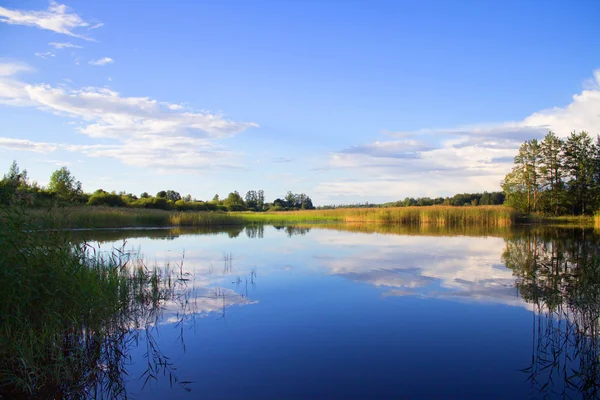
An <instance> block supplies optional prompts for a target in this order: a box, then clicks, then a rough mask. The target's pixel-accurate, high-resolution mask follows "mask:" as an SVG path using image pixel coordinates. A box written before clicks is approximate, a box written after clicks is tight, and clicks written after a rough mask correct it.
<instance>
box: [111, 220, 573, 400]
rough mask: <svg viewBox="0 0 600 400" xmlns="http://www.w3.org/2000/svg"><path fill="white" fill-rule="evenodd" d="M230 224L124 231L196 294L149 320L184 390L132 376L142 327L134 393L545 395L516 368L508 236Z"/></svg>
mask: <svg viewBox="0 0 600 400" xmlns="http://www.w3.org/2000/svg"><path fill="white" fill-rule="evenodd" d="M231 236H235V235H231V234H228V233H216V234H211V235H206V234H182V235H179V236H177V237H170V238H169V240H165V239H161V238H156V237H154V238H130V239H128V241H127V243H126V244H125V247H126V248H127V249H130V250H132V251H133V252H141V253H142V254H143V256H144V258H145V259H146V260H148V261H150V263H154V262H156V263H157V264H158V265H163V264H164V263H166V262H169V263H171V265H177V264H178V263H180V262H181V261H182V259H183V270H185V271H187V272H189V273H190V274H191V276H193V279H192V280H191V281H190V283H189V285H188V287H189V292H190V293H191V294H192V295H191V298H193V299H194V302H193V304H192V305H191V306H189V308H188V313H187V315H185V316H181V310H179V309H178V307H177V305H174V304H172V305H167V307H166V309H165V310H164V314H163V317H162V319H161V321H160V322H159V324H158V325H157V326H156V327H155V329H154V334H153V336H154V337H155V338H156V340H157V343H158V345H159V346H160V350H161V352H162V353H163V354H164V355H167V356H168V357H169V358H170V360H171V361H172V363H173V367H174V368H176V370H175V371H173V373H174V376H176V377H177V378H178V379H179V380H180V381H191V383H190V384H188V385H187V387H188V388H190V389H191V391H189V392H187V391H186V390H184V389H183V388H182V387H180V386H179V385H177V383H173V382H172V381H171V380H170V379H169V378H168V376H165V377H159V378H158V379H157V380H150V381H149V382H148V383H147V384H146V386H145V387H143V388H142V386H143V383H144V382H143V379H140V377H141V376H142V373H143V372H144V371H145V370H146V368H147V364H146V363H145V361H144V360H145V357H144V353H145V352H146V351H147V348H146V346H144V345H143V340H142V341H140V343H142V344H141V345H139V346H138V347H135V348H133V349H132V350H131V355H132V363H131V365H129V366H128V368H127V371H128V374H129V377H128V387H127V389H128V394H129V396H131V397H132V398H140V399H141V398H143V399H164V398H184V399H185V398H189V399H195V398H206V399H359V398H360V399H372V398H378V399H385V398H387V399H421V398H427V399H436V398H437V399H521V398H538V397H539V398H543V396H544V394H543V393H542V394H540V393H541V392H539V390H538V389H539V387H537V388H536V386H535V385H533V384H532V382H531V381H530V380H528V379H527V378H528V374H527V373H526V372H523V371H522V369H524V368H526V367H528V366H530V365H531V362H532V351H533V350H534V345H535V344H534V341H533V336H532V324H533V323H534V321H535V318H536V315H537V314H535V313H534V312H532V310H533V306H532V305H531V304H529V303H527V302H526V301H524V300H523V299H521V298H520V297H519V292H518V290H517V288H516V284H515V282H516V281H515V276H514V275H513V271H511V270H510V269H508V268H506V267H505V266H504V264H503V262H502V254H503V252H504V251H505V249H506V239H504V238H502V237H493V236H489V237H471V236H469V237H467V236H402V235H383V234H363V233H352V232H345V231H337V230H330V229H316V228H313V229H310V230H309V231H307V232H303V234H292V235H290V234H289V233H288V232H287V231H286V230H285V229H279V230H278V229H276V228H274V227H265V228H264V231H261V232H260V235H257V234H256V232H254V231H251V230H248V231H247V232H246V231H244V232H242V233H241V234H239V235H238V236H236V237H231ZM120 245H122V243H121V242H119V241H117V242H105V243H102V244H101V247H102V248H103V249H109V248H111V247H112V246H120ZM178 311H179V312H180V314H179V315H178V314H177V312H178ZM538 386H539V385H538ZM553 386H554V389H555V390H556V391H557V392H560V391H561V390H562V388H563V385H562V384H561V383H559V382H556V383H555V384H553ZM546 390H547V388H546ZM546 396H549V397H553V396H554V395H553V394H550V395H548V394H546Z"/></svg>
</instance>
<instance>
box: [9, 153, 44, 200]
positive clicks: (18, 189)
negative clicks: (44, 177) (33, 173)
mask: <svg viewBox="0 0 600 400" xmlns="http://www.w3.org/2000/svg"><path fill="white" fill-rule="evenodd" d="M34 186H35V185H34ZM37 191H38V188H37V187H33V186H32V187H30V185H29V179H28V178H27V170H23V171H21V170H20V169H19V165H18V164H17V162H16V161H13V162H12V164H11V166H10V168H9V169H8V173H7V174H5V175H4V178H3V179H2V180H1V181H0V204H7V205H8V204H32V203H33V198H34V193H35V192H37Z"/></svg>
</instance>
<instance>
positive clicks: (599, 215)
mask: <svg viewBox="0 0 600 400" xmlns="http://www.w3.org/2000/svg"><path fill="white" fill-rule="evenodd" d="M594 228H596V229H600V211H596V214H594Z"/></svg>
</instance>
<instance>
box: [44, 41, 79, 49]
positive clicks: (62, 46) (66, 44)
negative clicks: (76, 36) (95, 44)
mask: <svg viewBox="0 0 600 400" xmlns="http://www.w3.org/2000/svg"><path fill="white" fill-rule="evenodd" d="M48 45H49V46H52V47H54V48H55V49H58V50H60V49H82V48H83V46H78V45H76V44H73V43H69V42H50V43H48Z"/></svg>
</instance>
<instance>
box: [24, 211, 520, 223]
mask: <svg viewBox="0 0 600 400" xmlns="http://www.w3.org/2000/svg"><path fill="white" fill-rule="evenodd" d="M28 213H30V214H31V215H32V217H34V218H35V219H36V220H37V221H38V223H39V226H40V227H42V228H43V227H48V226H54V224H55V221H56V220H60V221H61V225H62V226H64V227H66V228H125V227H172V226H180V227H210V226H225V225H243V224H246V223H265V224H299V223H323V222H327V223H331V222H352V223H357V222H360V223H384V224H396V225H427V226H510V225H512V224H513V223H514V222H515V221H516V219H517V213H516V212H515V211H514V210H513V209H511V208H507V207H503V206H479V207H453V206H430V207H397V208H371V209H370V208H364V209H357V208H338V209H333V210H302V211H283V212H259V213H256V212H229V213H226V212H220V211H200V212H191V211H189V212H180V211H164V210H151V209H128V208H109V207H86V206H81V207H65V208H60V209H52V210H39V209H37V210H30V211H28Z"/></svg>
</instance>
